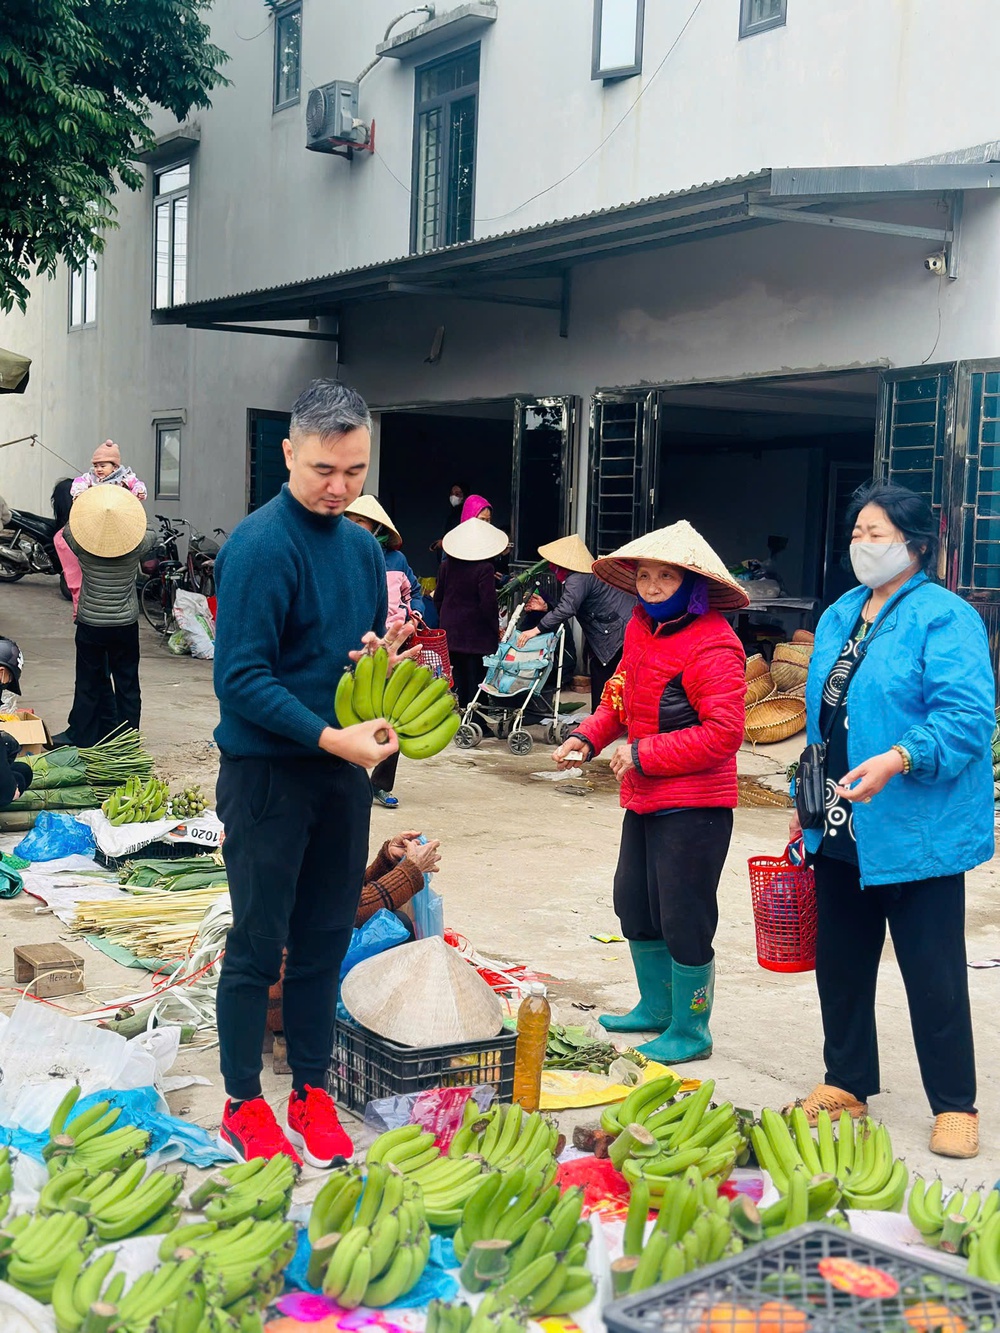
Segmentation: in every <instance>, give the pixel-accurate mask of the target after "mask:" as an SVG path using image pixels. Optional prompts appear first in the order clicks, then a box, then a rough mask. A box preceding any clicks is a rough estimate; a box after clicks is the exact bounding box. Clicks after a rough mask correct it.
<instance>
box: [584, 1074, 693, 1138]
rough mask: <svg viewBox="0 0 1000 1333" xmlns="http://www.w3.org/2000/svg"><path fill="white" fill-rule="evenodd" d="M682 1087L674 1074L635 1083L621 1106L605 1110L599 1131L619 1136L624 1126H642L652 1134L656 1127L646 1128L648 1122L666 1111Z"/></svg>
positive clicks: (607, 1107)
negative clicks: (663, 1109) (660, 1112)
mask: <svg viewBox="0 0 1000 1333" xmlns="http://www.w3.org/2000/svg"><path fill="white" fill-rule="evenodd" d="M681 1086H682V1085H681V1080H680V1079H679V1078H677V1077H676V1076H675V1075H674V1074H664V1075H663V1077H662V1078H651V1079H649V1080H648V1081H647V1082H645V1083H637V1084H636V1085H635V1087H634V1088H633V1089H632V1091H631V1092H630V1093H629V1094H628V1096H627V1097H626V1098H625V1100H624V1101H623V1102H621V1103H619V1104H618V1105H617V1106H606V1107H605V1108H604V1110H603V1111H602V1112H601V1128H602V1129H603V1130H604V1131H605V1133H607V1134H620V1133H621V1132H622V1130H623V1129H624V1128H625V1126H626V1125H642V1126H643V1128H644V1129H647V1128H648V1129H649V1131H650V1133H652V1134H655V1133H656V1129H657V1128H658V1125H657V1124H655V1123H654V1124H653V1125H648V1124H647V1121H650V1120H654V1119H655V1117H656V1116H657V1114H658V1113H659V1111H660V1108H661V1107H665V1108H667V1109H668V1110H669V1108H670V1107H671V1105H673V1104H674V1098H675V1097H676V1096H677V1094H678V1093H679V1092H680V1090H681Z"/></svg>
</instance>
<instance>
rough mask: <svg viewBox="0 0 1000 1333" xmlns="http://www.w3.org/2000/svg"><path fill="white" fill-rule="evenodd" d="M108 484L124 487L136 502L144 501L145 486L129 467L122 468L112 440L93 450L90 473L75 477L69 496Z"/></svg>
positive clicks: (120, 457) (116, 447) (119, 455)
mask: <svg viewBox="0 0 1000 1333" xmlns="http://www.w3.org/2000/svg"><path fill="white" fill-rule="evenodd" d="M105 482H110V483H111V484H112V485H113V486H124V487H125V488H126V489H127V490H130V491H131V492H132V494H133V495H134V496H135V497H136V499H137V500H145V498H146V486H145V483H144V482H142V481H140V480H139V478H138V477H137V476H136V475H135V473H134V472H133V471H132V469H131V468H130V467H122V456H121V453H120V451H119V449H118V446H117V444H115V442H114V440H105V441H104V443H103V444H99V445H98V446H97V448H96V449H95V450H94V456H93V458H92V459H91V460H90V471H89V472H85V473H84V474H83V476H82V477H77V479H76V480H75V481H74V482H73V485H72V486H71V487H70V495H71V496H72V497H73V499H74V500H75V499H76V497H77V496H78V495H80V494H82V492H83V491H86V490H88V489H89V488H90V487H91V486H100V485H102V484H103V483H105Z"/></svg>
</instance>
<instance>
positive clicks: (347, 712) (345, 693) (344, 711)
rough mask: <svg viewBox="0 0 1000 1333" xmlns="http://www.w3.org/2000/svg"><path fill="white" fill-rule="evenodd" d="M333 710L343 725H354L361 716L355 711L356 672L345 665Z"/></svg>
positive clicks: (338, 683) (334, 698) (334, 697)
mask: <svg viewBox="0 0 1000 1333" xmlns="http://www.w3.org/2000/svg"><path fill="white" fill-rule="evenodd" d="M333 712H334V716H335V717H336V719H337V721H338V722H339V723H340V725H341V726H342V727H354V726H357V724H358V723H359V722H360V721H361V718H360V717H359V716H358V714H357V713H356V712H355V711H354V673H353V672H352V671H351V668H350V667H345V668H344V671H343V674H342V675H341V677H340V680H339V681H338V682H337V692H336V694H335V695H334V696H333Z"/></svg>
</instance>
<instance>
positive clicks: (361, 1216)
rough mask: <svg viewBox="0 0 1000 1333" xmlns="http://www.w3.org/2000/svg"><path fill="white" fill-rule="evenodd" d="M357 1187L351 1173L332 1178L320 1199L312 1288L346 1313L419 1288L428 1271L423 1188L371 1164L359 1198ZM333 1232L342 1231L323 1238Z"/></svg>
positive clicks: (314, 1220) (314, 1221)
mask: <svg viewBox="0 0 1000 1333" xmlns="http://www.w3.org/2000/svg"><path fill="white" fill-rule="evenodd" d="M357 1180H358V1173H357V1172H356V1170H354V1169H353V1168H350V1167H348V1168H346V1169H343V1170H340V1171H335V1172H334V1173H333V1174H332V1175H331V1177H330V1179H329V1180H328V1181H327V1182H326V1184H325V1185H324V1186H323V1188H322V1189H321V1190H320V1192H319V1194H318V1195H317V1196H316V1201H315V1203H314V1204H313V1216H312V1217H311V1218H310V1224H309V1228H310V1240H311V1241H312V1247H313V1249H312V1258H311V1259H310V1263H309V1271H308V1276H307V1280H308V1282H309V1284H310V1286H313V1287H319V1286H322V1289H323V1292H324V1294H325V1295H327V1296H331V1297H333V1299H334V1300H335V1301H336V1302H337V1304H338V1305H340V1306H342V1307H343V1308H344V1309H347V1310H353V1309H355V1308H356V1307H357V1306H359V1305H362V1304H363V1305H367V1306H372V1307H374V1308H376V1309H377V1308H380V1307H382V1306H384V1305H391V1304H392V1302H393V1301H396V1300H398V1299H399V1298H400V1296H405V1295H406V1293H407V1292H408V1291H410V1290H412V1288H413V1287H415V1286H416V1284H417V1282H418V1281H419V1280H420V1277H421V1276H422V1274H423V1271H424V1269H425V1268H426V1266H427V1259H428V1256H429V1254H430V1248H431V1232H430V1227H429V1226H428V1225H427V1219H426V1217H425V1216H424V1205H423V1198H422V1195H421V1191H420V1186H419V1185H417V1184H416V1183H415V1182H414V1181H413V1180H410V1179H407V1178H406V1177H405V1176H404V1175H403V1174H402V1172H400V1171H399V1170H396V1169H393V1168H391V1167H389V1166H386V1165H384V1164H383V1163H382V1162H369V1163H368V1174H367V1176H366V1178H365V1181H364V1185H363V1187H362V1189H361V1191H360V1195H359V1193H358V1192H357V1190H356V1184H357ZM345 1195H346V1197H344V1196H345ZM358 1198H360V1203H359V1204H358V1207H357V1212H355V1211H354V1201H356V1200H357V1199H358ZM332 1226H335V1227H336V1228H337V1229H336V1230H328V1229H326V1230H325V1228H329V1227H332Z"/></svg>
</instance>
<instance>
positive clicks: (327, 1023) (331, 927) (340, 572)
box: [215, 380, 413, 1166]
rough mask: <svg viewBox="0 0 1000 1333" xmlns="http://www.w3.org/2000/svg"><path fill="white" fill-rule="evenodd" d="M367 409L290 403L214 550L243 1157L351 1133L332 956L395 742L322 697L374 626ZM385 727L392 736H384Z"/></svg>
mask: <svg viewBox="0 0 1000 1333" xmlns="http://www.w3.org/2000/svg"><path fill="white" fill-rule="evenodd" d="M370 427H371V418H370V416H369V414H368V408H367V407H366V405H365V403H364V401H363V400H362V399H361V398H360V397H359V396H358V395H357V394H356V393H355V392H354V391H353V390H351V389H348V388H346V387H345V386H344V385H343V384H339V383H337V382H336V381H333V380H314V381H313V382H312V384H310V385H309V386H308V388H306V389H305V390H304V391H303V392H302V394H300V396H299V398H298V399H297V401H296V403H295V405H294V407H293V408H292V418H291V425H290V427H289V438H288V439H287V440H285V441H284V445H283V448H284V452H285V462H286V464H287V467H288V474H289V476H288V482H287V484H286V485H285V486H283V487H282V489H281V492H280V493H279V494H278V495H277V496H275V498H274V499H273V500H271V501H269V502H268V503H267V504H266V505H264V506H263V507H262V508H261V509H258V510H257V511H256V512H255V513H253V514H251V515H250V516H249V517H248V518H245V519H244V520H243V522H242V523H240V524H239V525H238V526H237V528H236V529H235V531H234V532H233V534H232V536H231V537H230V538H229V540H228V541H227V542H226V544H225V545H224V546H223V548H222V550H221V551H220V553H219V556H218V558H217V560H216V566H215V571H216V578H217V580H218V595H219V617H218V626H217V633H216V640H215V691H216V694H217V695H218V698H219V711H220V717H221V720H220V722H219V726H218V728H217V730H216V732H215V738H216V741H217V742H218V745H219V751H220V754H221V762H220V768H219V784H218V790H217V804H218V812H219V817H220V819H221V820H222V822H223V824H224V825H225V829H226V839H225V844H224V849H223V850H224V855H225V860H226V869H227V871H228V874H229V889H230V895H231V898H232V906H233V925H232V928H231V930H230V932H229V936H228V939H227V942H226V954H225V958H224V960H223V965H222V974H221V977H220V979H219V991H218V1027H219V1049H220V1057H221V1066H222V1075H223V1078H224V1080H225V1085H226V1093H227V1097H228V1101H227V1103H226V1109H225V1113H224V1115H223V1120H222V1127H221V1129H220V1131H219V1141H220V1143H222V1144H224V1145H226V1146H228V1147H230V1148H233V1149H235V1151H236V1152H237V1153H238V1154H239V1155H240V1156H241V1157H243V1158H250V1157H272V1156H274V1154H275V1153H278V1152H284V1153H287V1154H288V1155H289V1156H291V1157H293V1158H295V1159H296V1160H298V1158H297V1154H296V1152H295V1148H294V1147H293V1146H292V1145H293V1144H294V1145H295V1146H297V1147H298V1148H300V1149H301V1151H302V1156H303V1157H304V1158H305V1160H306V1161H308V1162H310V1163H311V1164H312V1165H314V1166H329V1165H331V1164H332V1162H333V1161H334V1160H336V1159H338V1158H342V1157H343V1158H349V1157H350V1156H351V1155H352V1153H353V1145H352V1144H351V1141H350V1139H349V1138H348V1136H347V1135H346V1133H345V1132H344V1130H343V1129H342V1128H341V1126H340V1123H339V1121H338V1119H337V1112H336V1109H335V1107H334V1104H333V1101H332V1100H331V1098H330V1097H329V1095H328V1094H327V1092H326V1091H325V1088H326V1079H327V1069H328V1067H329V1062H330V1055H331V1052H332V1050H333V1025H334V1015H335V1011H336V1003H337V990H338V979H339V974H340V964H341V961H342V959H343V957H344V954H345V952H346V950H347V945H348V942H349V940H350V936H351V929H352V926H353V924H354V914H355V910H356V908H357V904H358V899H359V896H360V894H361V887H362V883H363V881H364V873H365V867H366V864H367V860H368V826H369V820H370V816H371V787H370V785H369V781H368V775H367V773H366V771H365V770H366V769H368V768H372V767H374V766H375V765H376V764H377V763H379V761H380V760H382V759H384V758H386V757H387V756H388V755H389V754H391V753H393V751H394V750H395V749H396V748H397V741H396V736H395V734H394V732H393V731H392V728H391V727H389V726H388V724H387V723H386V722H384V721H381V720H380V721H375V722H362V723H360V724H359V725H357V726H353V727H346V728H344V729H341V728H340V727H339V726H338V725H337V723H336V721H335V720H334V709H333V701H334V694H335V692H336V688H337V682H338V680H339V679H340V675H341V672H342V671H343V670H344V668H345V667H347V666H348V665H349V659H350V657H351V655H352V652H353V654H354V656H357V655H358V653H357V652H356V651H355V650H357V649H358V648H359V647H360V646H361V645H362V643H369V644H370V643H371V642H372V639H373V637H374V636H380V635H383V634H385V639H384V642H385V643H386V646H387V647H388V648H389V651H390V656H391V659H392V660H395V653H394V649H395V647H396V646H397V644H400V643H401V642H402V640H403V637H404V632H405V634H409V633H411V632H412V630H413V626H412V625H402V626H393V627H391V628H390V629H389V631H388V632H386V628H385V621H386V609H387V595H386V573H385V561H384V559H383V556H382V552H381V549H380V547H379V544H378V542H376V540H375V539H374V537H372V535H371V534H370V533H368V532H365V530H364V529H363V528H360V527H358V526H357V525H356V524H354V523H351V522H349V521H348V520H346V519H345V518H344V510H345V509H346V508H347V506H348V505H349V504H350V503H351V502H352V501H353V500H355V499H357V497H358V496H359V495H360V493H361V488H362V486H363V485H364V480H365V476H366V474H367V472H368V462H369V453H370V447H371V437H370ZM386 736H387V737H388V739H386ZM283 948H287V951H288V957H287V962H286V965H285V981H284V1023H285V1035H286V1038H287V1042H288V1061H289V1064H290V1065H291V1068H292V1095H291V1099H290V1101H289V1105H288V1115H287V1122H286V1126H285V1129H284V1131H282V1129H281V1128H280V1127H279V1125H278V1123H277V1121H276V1119H275V1117H274V1113H273V1112H272V1111H271V1108H270V1107H269V1106H268V1104H267V1102H266V1101H265V1100H264V1099H263V1097H262V1096H261V1084H260V1071H261V1048H262V1045H263V1037H264V1030H265V1026H266V1020H267V992H268V987H269V986H271V985H272V984H273V983H274V982H276V981H277V980H278V977H279V974H280V971H281V958H282V949H283Z"/></svg>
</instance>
